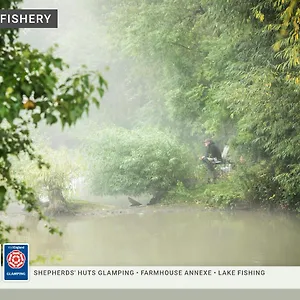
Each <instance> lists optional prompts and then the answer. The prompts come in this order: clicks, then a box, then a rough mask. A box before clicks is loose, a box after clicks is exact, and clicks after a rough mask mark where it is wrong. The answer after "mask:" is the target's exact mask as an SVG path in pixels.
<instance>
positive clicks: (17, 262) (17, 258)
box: [6, 250, 26, 269]
mask: <svg viewBox="0 0 300 300" xmlns="http://www.w3.org/2000/svg"><path fill="white" fill-rule="evenodd" d="M6 261H7V264H8V265H9V266H10V267H11V268H12V269H21V268H22V267H23V266H24V265H25V262H26V257H25V255H24V253H22V252H21V251H20V250H13V251H11V252H10V253H9V254H8V255H7V256H6Z"/></svg>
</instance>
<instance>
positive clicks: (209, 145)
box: [201, 139, 222, 182]
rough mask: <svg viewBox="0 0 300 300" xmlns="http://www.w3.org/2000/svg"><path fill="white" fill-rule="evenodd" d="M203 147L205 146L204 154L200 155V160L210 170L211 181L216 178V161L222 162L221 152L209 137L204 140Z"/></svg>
mask: <svg viewBox="0 0 300 300" xmlns="http://www.w3.org/2000/svg"><path fill="white" fill-rule="evenodd" d="M204 144H205V147H206V154H205V156H202V157H201V160H202V161H203V163H204V164H205V165H206V167H207V168H208V170H209V171H210V172H211V174H212V177H213V182H215V180H216V178H217V172H216V169H215V164H216V163H221V162H222V154H221V151H220V149H219V148H218V147H217V145H216V144H215V143H214V141H213V140H211V139H206V140H205V141H204Z"/></svg>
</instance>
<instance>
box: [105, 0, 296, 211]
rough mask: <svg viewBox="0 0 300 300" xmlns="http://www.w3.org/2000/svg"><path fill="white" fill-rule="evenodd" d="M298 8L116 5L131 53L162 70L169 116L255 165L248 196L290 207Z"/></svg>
mask: <svg viewBox="0 0 300 300" xmlns="http://www.w3.org/2000/svg"><path fill="white" fill-rule="evenodd" d="M299 12H300V7H299V1H296V0H288V1H283V0H278V1H271V0H255V1H248V0H243V1H240V0H228V1H217V0H215V1H210V0H203V1H201V2H199V1H197V0H188V1H183V0H182V1H181V0H179V1H174V0H163V1H155V0H153V1H148V0H147V1H146V0H143V1H135V0H119V1H117V0H116V1H115V6H114V10H113V13H112V14H111V18H112V19H111V20H112V22H111V28H112V34H115V36H118V41H119V44H120V45H121V46H122V48H123V49H125V51H126V53H127V54H128V55H129V56H134V57H136V56H138V57H139V58H140V59H143V60H145V61H147V62H149V63H152V64H155V65H156V66H157V68H159V69H160V71H161V74H163V75H164V78H163V79H162V81H164V82H165V83H166V84H165V85H164V89H165V93H164V97H162V101H164V102H165V103H166V106H167V107H168V113H169V114H170V115H171V116H172V117H173V119H175V120H181V121H184V122H185V123H187V124H190V127H189V128H190V130H192V131H194V132H195V131H196V132H200V133H204V134H206V135H214V136H215V137H217V138H218V139H219V140H222V141H224V142H231V143H232V147H231V151H235V152H236V153H237V154H240V155H243V156H245V157H246V160H247V161H248V163H249V166H248V168H249V169H248V170H250V169H251V166H253V165H254V169H253V172H252V173H251V172H250V173H251V174H250V175H249V172H245V174H244V175H245V178H247V176H248V175H249V176H250V177H251V178H248V182H249V183H250V182H251V186H250V185H248V186H245V190H244V192H245V195H246V194H247V193H248V192H249V191H251V193H250V194H251V197H252V198H253V199H259V201H260V202H264V204H266V205H270V206H273V205H274V204H275V205H278V204H280V205H283V206H284V207H289V208H290V209H299V207H300V202H299V197H300V191H299V186H300V184H299V180H298V178H299V171H300V169H299V155H300V153H299V147H298V145H299V136H300V133H299V128H300V127H299V126H298V124H299V115H300V107H299V101H298V99H299V96H300V95H299V93H300V90H299V39H298V32H299V21H298V19H299ZM237 156H238V155H237ZM244 175H243V174H240V176H244ZM262 178H263V179H264V180H262ZM250 179H251V180H250ZM252 183H253V184H252Z"/></svg>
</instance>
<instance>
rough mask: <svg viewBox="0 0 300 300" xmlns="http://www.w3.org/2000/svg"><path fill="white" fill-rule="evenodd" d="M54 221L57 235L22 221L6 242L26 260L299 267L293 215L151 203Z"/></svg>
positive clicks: (298, 222) (299, 234)
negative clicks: (25, 249) (22, 227)
mask: <svg viewBox="0 0 300 300" xmlns="http://www.w3.org/2000/svg"><path fill="white" fill-rule="evenodd" d="M14 218H15V219H17V217H16V216H15V217H10V220H13V219H14ZM57 222H58V224H59V226H60V228H61V229H62V230H63V232H64V235H63V237H58V236H50V235H49V234H47V232H46V230H45V229H44V228H43V224H42V223H39V224H38V225H37V224H36V223H35V222H33V223H31V224H30V223H28V222H27V223H26V225H27V226H28V227H29V229H30V230H29V232H24V233H23V234H22V236H18V237H14V242H16V241H19V242H29V243H30V256H31V259H35V258H36V256H37V255H42V256H46V257H48V258H50V257H52V256H56V257H57V258H58V257H60V260H54V261H52V262H51V264H52V265H65V266H68V265H75V266H100V265H102V266H108V265H110V266H116V265H124V266H127V265H128V266H137V265H152V266H154V265H170V266H171V265H177V266H183V265H185V266H194V265H195V266H196V265H197V266H199V265H207V266H208V265H210V266H214V265H222V266H226V265H230V266H242V265H249V266H258V265H264V266H273V265H274V266H275V265H276V266H283V265H284V266H286V265H289V266H291V265H298V266H299V265H300V219H299V218H297V217H296V216H288V215H283V214H270V213H267V212H250V211H235V212H220V211H203V210H202V209H200V208H198V207H197V206H195V207H194V206H191V207H184V206H183V207H160V206H158V207H139V208H129V209H127V213H124V210H123V211H122V209H120V210H119V211H118V210H117V211H115V212H114V213H112V214H111V215H109V214H108V215H106V216H103V215H97V214H96V215H85V216H72V217H66V218H60V219H58V220H57ZM48 262H49V261H48ZM47 264H48V265H49V263H47Z"/></svg>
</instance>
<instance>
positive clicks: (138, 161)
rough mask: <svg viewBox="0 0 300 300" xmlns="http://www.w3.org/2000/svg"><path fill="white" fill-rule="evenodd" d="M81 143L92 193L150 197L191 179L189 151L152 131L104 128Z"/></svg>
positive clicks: (158, 131)
mask: <svg viewBox="0 0 300 300" xmlns="http://www.w3.org/2000/svg"><path fill="white" fill-rule="evenodd" d="M84 144H85V146H84V150H83V152H84V153H85V154H86V159H87V161H88V169H89V174H88V178H89V180H90V183H91V187H92V189H93V192H94V193H96V194H102V195H117V194H125V195H140V194H143V193H149V194H154V193H155V192H157V191H167V190H169V189H170V188H172V187H173V186H175V185H176V184H177V183H178V181H182V180H183V179H184V178H188V177H192V176H193V163H194V159H193V157H192V156H191V154H190V152H189V150H188V149H187V148H186V147H185V146H183V145H181V144H180V143H179V142H178V140H177V139H176V138H175V137H174V136H172V135H171V134H170V133H167V132H162V131H160V130H157V129H155V128H142V129H136V130H126V129H123V128H107V129H103V130H100V131H98V132H95V133H93V135H92V136H91V137H89V138H88V139H87V140H86V141H85V142H84Z"/></svg>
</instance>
